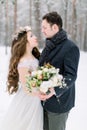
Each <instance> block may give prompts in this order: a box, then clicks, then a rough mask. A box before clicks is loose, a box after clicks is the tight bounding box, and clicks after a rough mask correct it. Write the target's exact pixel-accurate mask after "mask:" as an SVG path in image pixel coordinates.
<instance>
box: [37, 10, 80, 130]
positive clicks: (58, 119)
mask: <svg viewBox="0 0 87 130" xmlns="http://www.w3.org/2000/svg"><path fill="white" fill-rule="evenodd" d="M62 26H63V22H62V18H61V16H60V15H59V14H58V13H57V12H51V13H48V14H46V15H44V16H43V18H42V33H43V34H44V35H45V37H46V45H45V48H44V49H43V51H42V54H41V57H40V62H39V64H40V66H42V65H44V63H48V62H49V63H50V64H51V65H53V66H55V67H56V68H60V74H62V75H63V76H64V78H65V82H66V84H67V86H66V87H65V88H59V87H54V88H52V89H50V93H49V94H48V95H41V100H42V102H43V103H42V104H43V108H44V130H65V127H66V121H67V118H68V115H69V112H70V110H71V108H72V107H74V105H75V103H74V102H75V81H76V78H77V70H78V62H79V56H80V53H79V49H78V47H77V46H76V45H75V43H73V42H72V41H70V40H69V39H68V38H67V34H66V32H65V31H64V30H63V28H62Z"/></svg>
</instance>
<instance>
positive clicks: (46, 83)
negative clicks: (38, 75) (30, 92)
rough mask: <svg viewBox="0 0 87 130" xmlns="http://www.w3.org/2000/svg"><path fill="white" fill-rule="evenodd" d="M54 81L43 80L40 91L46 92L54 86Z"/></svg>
mask: <svg viewBox="0 0 87 130" xmlns="http://www.w3.org/2000/svg"><path fill="white" fill-rule="evenodd" d="M52 84H53V82H52V81H51V80H49V81H43V82H42V83H41V85H40V91H41V92H42V93H46V92H47V91H48V89H49V88H50V87H52Z"/></svg>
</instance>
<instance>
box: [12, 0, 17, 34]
mask: <svg viewBox="0 0 87 130" xmlns="http://www.w3.org/2000/svg"><path fill="white" fill-rule="evenodd" d="M13 4H14V32H15V30H16V29H17V0H14V1H13Z"/></svg>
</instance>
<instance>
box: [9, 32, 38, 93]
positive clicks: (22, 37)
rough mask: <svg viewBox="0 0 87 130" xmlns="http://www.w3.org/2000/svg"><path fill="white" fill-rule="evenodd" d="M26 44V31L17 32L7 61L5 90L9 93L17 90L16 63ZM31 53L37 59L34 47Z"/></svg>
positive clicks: (36, 50) (23, 52) (36, 51)
mask: <svg viewBox="0 0 87 130" xmlns="http://www.w3.org/2000/svg"><path fill="white" fill-rule="evenodd" d="M26 44H27V31H22V32H21V33H18V35H17V37H16V38H14V39H13V41H12V46H11V58H10V63H9V71H8V78H7V91H8V92H9V94H12V93H13V92H17V90H18V87H19V85H18V82H19V74H18V69H17V66H18V63H19V61H20V58H21V57H22V56H23V55H24V54H25V51H26ZM32 54H33V55H34V56H35V57H36V58H37V59H39V57H40V52H39V50H38V49H37V48H36V47H35V48H33V50H32Z"/></svg>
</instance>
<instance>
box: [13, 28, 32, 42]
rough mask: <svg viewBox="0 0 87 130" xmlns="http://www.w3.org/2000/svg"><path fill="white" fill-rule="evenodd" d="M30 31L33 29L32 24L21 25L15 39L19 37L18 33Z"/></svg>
mask: <svg viewBox="0 0 87 130" xmlns="http://www.w3.org/2000/svg"><path fill="white" fill-rule="evenodd" d="M28 31H31V27H30V26H25V27H19V30H17V32H16V33H15V34H14V36H13V40H14V39H15V40H17V39H18V35H19V34H20V33H23V32H28Z"/></svg>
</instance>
